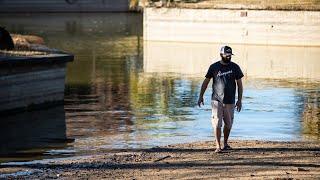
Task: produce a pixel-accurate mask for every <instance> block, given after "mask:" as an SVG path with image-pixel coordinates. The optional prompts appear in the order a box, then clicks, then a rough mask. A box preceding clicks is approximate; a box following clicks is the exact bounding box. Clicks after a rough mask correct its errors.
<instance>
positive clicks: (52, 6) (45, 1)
mask: <svg viewBox="0 0 320 180" xmlns="http://www.w3.org/2000/svg"><path fill="white" fill-rule="evenodd" d="M128 10H129V2H128V0H116V1H115V0H0V13H17V12H126V11H128Z"/></svg>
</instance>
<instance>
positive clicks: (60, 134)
mask: <svg viewBox="0 0 320 180" xmlns="http://www.w3.org/2000/svg"><path fill="white" fill-rule="evenodd" d="M0 133H1V135H0V144H1V146H0V161H5V160H14V159H20V160H26V159H29V158H31V159H34V158H35V157H37V158H41V157H44V155H45V154H50V150H51V149H52V148H54V149H57V150H59V149H66V148H67V143H68V142H72V140H70V139H68V138H67V136H66V122H65V111H64V107H63V106H58V107H53V108H49V109H45V110H37V111H32V112H24V113H19V114H16V115H6V116H4V115H2V117H1V121H0ZM63 152H66V151H61V153H60V154H63Z"/></svg>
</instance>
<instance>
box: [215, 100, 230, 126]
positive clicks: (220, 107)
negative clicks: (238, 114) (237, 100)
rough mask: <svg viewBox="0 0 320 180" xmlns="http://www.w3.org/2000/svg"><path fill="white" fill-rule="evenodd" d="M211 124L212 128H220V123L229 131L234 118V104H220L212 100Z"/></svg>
mask: <svg viewBox="0 0 320 180" xmlns="http://www.w3.org/2000/svg"><path fill="white" fill-rule="evenodd" d="M211 106H212V114H211V123H212V127H213V128H221V127H222V121H223V122H224V126H225V127H227V128H229V129H231V127H232V124H233V117H234V107H235V105H234V104H222V103H220V102H219V101H215V100H212V101H211Z"/></svg>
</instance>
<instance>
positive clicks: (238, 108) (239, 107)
mask: <svg viewBox="0 0 320 180" xmlns="http://www.w3.org/2000/svg"><path fill="white" fill-rule="evenodd" d="M236 107H237V111H238V112H240V111H241V108H242V102H241V101H239V100H238V101H237V103H236Z"/></svg>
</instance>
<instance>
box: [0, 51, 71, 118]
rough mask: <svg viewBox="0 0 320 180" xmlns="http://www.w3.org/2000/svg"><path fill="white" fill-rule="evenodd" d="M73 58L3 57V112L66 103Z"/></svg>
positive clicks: (0, 75) (0, 82) (0, 66)
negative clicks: (52, 103)
mask: <svg viewBox="0 0 320 180" xmlns="http://www.w3.org/2000/svg"><path fill="white" fill-rule="evenodd" d="M72 60H73V56H71V55H65V56H63V55H60V56H59V55H56V56H54V55H46V56H43V57H33V58H32V57H6V56H4V57H3V56H0V87H1V89H0V112H5V111H8V110H15V109H24V108H28V107H30V106H35V105H41V104H44V103H48V102H57V101H63V99H64V84H65V74H66V69H65V68H66V63H67V62H68V61H72Z"/></svg>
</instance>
